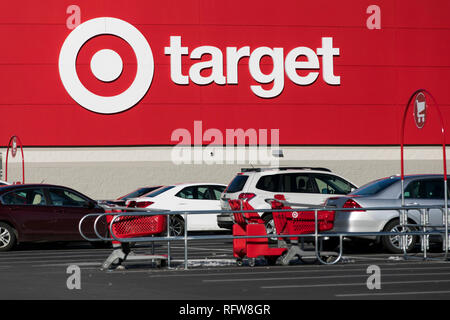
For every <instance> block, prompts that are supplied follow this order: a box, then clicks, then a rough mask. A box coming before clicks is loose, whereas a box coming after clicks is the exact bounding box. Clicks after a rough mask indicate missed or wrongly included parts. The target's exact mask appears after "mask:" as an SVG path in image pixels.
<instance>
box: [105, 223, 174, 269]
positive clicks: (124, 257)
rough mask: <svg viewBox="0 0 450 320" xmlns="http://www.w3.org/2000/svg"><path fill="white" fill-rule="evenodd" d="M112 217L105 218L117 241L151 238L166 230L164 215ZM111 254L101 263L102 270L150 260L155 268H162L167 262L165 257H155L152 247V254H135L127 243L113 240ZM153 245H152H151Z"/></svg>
mask: <svg viewBox="0 0 450 320" xmlns="http://www.w3.org/2000/svg"><path fill="white" fill-rule="evenodd" d="M114 217H115V216H114V215H108V216H107V217H106V220H107V223H108V225H110V224H111V223H113V224H112V225H111V226H110V230H111V231H112V233H113V235H114V237H116V238H118V239H130V238H138V237H151V236H155V235H158V234H161V233H163V232H164V231H165V230H166V226H167V225H166V221H167V217H166V216H165V215H153V216H128V215H126V216H120V217H118V218H117V219H115V220H114V221H113V219H114ZM112 242H113V248H114V250H113V252H112V253H111V254H110V256H109V257H108V258H107V259H106V260H105V262H103V264H102V268H103V269H109V268H111V267H112V266H114V267H118V266H119V265H121V264H122V263H123V262H125V261H143V260H152V261H154V262H156V264H157V266H162V265H164V264H165V262H166V260H167V256H166V255H155V254H154V247H153V250H152V251H153V252H152V254H139V255H138V254H135V253H134V252H132V251H131V249H130V244H129V242H120V241H117V240H113V241H112ZM152 244H153V243H152Z"/></svg>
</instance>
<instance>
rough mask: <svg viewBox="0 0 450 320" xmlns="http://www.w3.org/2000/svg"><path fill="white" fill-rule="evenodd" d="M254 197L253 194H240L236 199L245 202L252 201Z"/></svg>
mask: <svg viewBox="0 0 450 320" xmlns="http://www.w3.org/2000/svg"><path fill="white" fill-rule="evenodd" d="M255 196H256V194H254V193H241V194H239V197H238V198H239V199H240V200H247V201H249V200H251V199H253V198H254V197H255Z"/></svg>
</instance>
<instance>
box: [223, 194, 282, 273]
mask: <svg viewBox="0 0 450 320" xmlns="http://www.w3.org/2000/svg"><path fill="white" fill-rule="evenodd" d="M228 202H229V204H230V207H231V210H233V211H243V210H245V211H247V210H253V208H252V206H251V205H250V204H248V202H247V201H243V200H228ZM233 216H234V222H235V223H234V225H233V236H267V232H266V227H265V225H264V221H263V220H262V219H261V217H260V216H259V214H258V213H256V212H245V213H241V212H234V213H233ZM286 251H287V249H286V248H271V247H269V239H268V238H238V239H233V255H234V257H236V258H237V260H236V262H237V264H238V265H242V264H243V258H245V257H247V258H249V259H250V260H249V264H250V266H254V265H255V259H256V258H258V257H260V256H263V257H264V258H265V259H266V260H267V262H268V263H269V264H271V265H272V264H275V262H276V260H277V258H278V257H279V256H281V255H282V254H283V253H284V252H286Z"/></svg>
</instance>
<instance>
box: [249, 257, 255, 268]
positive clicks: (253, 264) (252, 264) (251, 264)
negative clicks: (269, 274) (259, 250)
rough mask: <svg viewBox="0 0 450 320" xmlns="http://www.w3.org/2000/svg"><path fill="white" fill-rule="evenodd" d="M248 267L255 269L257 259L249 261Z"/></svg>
mask: <svg viewBox="0 0 450 320" xmlns="http://www.w3.org/2000/svg"><path fill="white" fill-rule="evenodd" d="M248 265H249V266H250V267H254V266H255V265H256V259H255V258H250V259H248Z"/></svg>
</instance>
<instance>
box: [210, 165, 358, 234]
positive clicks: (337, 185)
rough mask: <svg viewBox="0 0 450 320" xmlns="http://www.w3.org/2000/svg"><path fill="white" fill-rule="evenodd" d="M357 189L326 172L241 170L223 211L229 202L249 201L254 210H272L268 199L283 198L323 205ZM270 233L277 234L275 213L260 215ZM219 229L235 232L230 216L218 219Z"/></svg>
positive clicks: (310, 169) (313, 169)
mask: <svg viewBox="0 0 450 320" xmlns="http://www.w3.org/2000/svg"><path fill="white" fill-rule="evenodd" d="M356 188H357V186H356V185H355V184H353V183H351V182H349V181H348V180H346V179H344V178H343V177H341V176H338V175H337V174H334V173H332V172H331V170H329V169H327V168H317V167H280V168H246V169H242V170H241V172H240V173H238V174H237V175H236V176H235V177H234V179H233V180H232V181H231V182H230V184H229V185H228V187H227V189H226V190H225V191H224V192H223V194H222V196H221V200H220V201H221V208H222V210H230V207H229V203H228V200H236V199H242V200H244V199H245V200H247V202H248V204H249V205H250V206H251V207H252V208H253V209H268V210H269V209H271V206H270V204H269V203H267V202H266V199H273V198H274V196H275V195H276V194H282V195H284V196H285V199H286V200H287V201H289V202H291V203H298V204H302V207H308V206H316V205H321V204H323V203H324V202H325V200H326V199H327V198H329V197H331V196H335V195H345V194H348V193H349V192H351V191H352V190H354V189H356ZM259 214H260V215H261V217H262V219H263V220H264V223H265V225H266V229H267V232H268V233H269V234H270V233H273V232H274V223H273V218H272V213H270V212H265V213H262V212H259ZM217 219H218V224H219V226H221V227H223V228H232V225H233V221H232V218H231V215H230V214H221V215H219V216H218V217H217Z"/></svg>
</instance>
